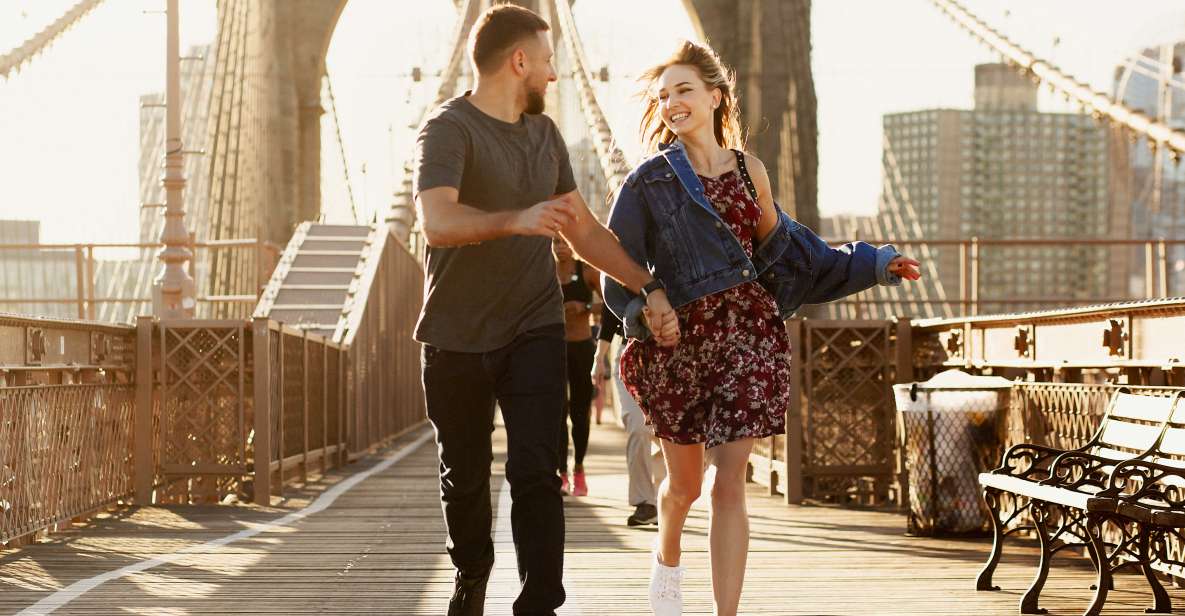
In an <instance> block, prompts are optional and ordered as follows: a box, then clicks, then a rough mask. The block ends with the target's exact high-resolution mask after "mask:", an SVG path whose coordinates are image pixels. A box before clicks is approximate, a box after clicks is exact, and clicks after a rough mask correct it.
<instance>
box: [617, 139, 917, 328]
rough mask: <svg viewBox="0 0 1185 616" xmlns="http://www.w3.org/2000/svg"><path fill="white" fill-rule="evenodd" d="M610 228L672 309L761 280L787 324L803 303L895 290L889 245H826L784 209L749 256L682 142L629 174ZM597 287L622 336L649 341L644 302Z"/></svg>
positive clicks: (621, 291) (894, 254) (622, 290)
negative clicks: (663, 291)
mask: <svg viewBox="0 0 1185 616" xmlns="http://www.w3.org/2000/svg"><path fill="white" fill-rule="evenodd" d="M609 229H610V230H612V231H613V232H614V233H615V234H616V235H617V237H618V239H619V240H620V241H621V245H622V247H623V248H624V249H625V251H626V252H627V253H629V255H630V256H631V257H633V259H634V260H635V261H637V262H638V263H639V264H641V265H642V266H643V267H646V268H647V269H648V270H649V271H650V273H651V275H653V276H654V277H656V278H658V279H660V280H662V282H663V284H664V285H665V286H666V293H667V298H668V299H669V300H670V302H671V305H672V306H674V307H675V308H678V307H679V306H683V305H686V304H688V303H691V302H693V301H695V300H697V299H699V298H701V297H706V296H708V295H711V294H713V293H719V292H720V291H723V290H725V289H729V288H731V287H734V286H737V285H740V284H744V283H746V282H749V281H752V280H757V281H758V282H759V283H760V284H761V285H762V286H763V287H764V288H765V289H766V290H767V291H768V292H769V293H770V295H772V296H773V298H774V300H775V301H776V302H777V305H778V311H779V313H780V314H781V316H782V318H783V319H786V318H789V317H790V316H791V315H793V314H794V312H795V311H797V310H798V308H799V307H800V306H802V305H803V304H820V303H824V302H830V301H835V300H837V299H840V298H843V297H846V296H848V295H851V294H853V293H858V292H860V291H863V290H865V289H868V288H869V287H873V286H875V285H877V284H891V285H896V284H901V279H900V278H899V277H898V276H896V275H894V274H892V273H890V272H889V271H888V265H889V262H890V261H892V260H893V259H894V258H895V257H897V256H898V252H897V250H896V249H895V248H893V247H892V246H882V247H880V248H874V247H873V246H871V245H869V244H866V243H864V242H852V243H849V244H845V245H843V246H841V247H839V248H831V247H830V246H829V245H828V244H827V243H826V242H824V241H823V240H822V239H820V238H819V236H817V235H815V233H814V232H813V231H811V230H810V229H808V228H806V227H805V226H803V225H801V224H799V223H798V222H797V221H795V220H793V219H791V218H790V216H788V215H787V214H786V213H785V212H783V211H782V210H781V208H780V207H779V208H778V225H777V227H775V228H774V230H773V231H772V232H770V233H769V235H767V236H766V237H765V238H763V239H761V241H760V243H759V244H758V245H757V246H756V247H755V248H754V251H753V257H752V258H751V259H750V258H749V256H748V255H746V254H745V249H744V247H742V246H741V243H740V242H739V241H738V240H737V238H736V236H735V235H733V233H732V231H731V230H730V229H729V228H728V225H727V224H725V223H724V221H723V220H722V219H721V218H720V215H719V214H718V213H717V212H716V209H715V208H714V207H712V204H710V203H709V202H708V200H707V198H706V197H705V196H704V186H703V183H702V182H700V179H699V176H697V175H696V174H695V170H694V169H693V168H692V166H691V162H690V161H689V160H688V159H687V153H686V151H684V149H683V146H682V144H680V143H679V142H675V143H673V144H671V145H669V146H667V147H666V148H664V149H663V151H661V152H659V153H658V154H655V155H654V156H652V157H650V158H649V159H647V160H645V161H644V162H642V163H641V164H640V165H638V166H637V167H636V168H635V169H634V170H633V171H632V172H630V174H629V176H627V177H626V180H625V183H624V184H622V186H621V190H620V191H619V192H618V193H617V199H616V201H615V202H614V204H613V210H612V211H611V212H610V214H609ZM601 287H602V288H603V289H604V290H605V303H606V304H608V306H609V308H610V310H612V311H613V313H614V314H616V315H617V316H618V317H621V321H622V324H623V326H624V329H625V335H626V336H627V337H630V338H639V339H643V340H644V339H646V338H648V337H649V336H650V332H649V331H648V330H647V329H646V327H645V325H643V323H642V319H641V315H642V308H643V307H644V306H645V302H644V301H643V300H642V298H641V297H639V296H638V295H636V294H634V293H631V292H630V291H629V290H627V289H626V288H625V287H623V286H621V285H620V284H618V283H617V282H616V281H614V280H613V279H611V278H608V277H607V276H604V275H602V278H601Z"/></svg>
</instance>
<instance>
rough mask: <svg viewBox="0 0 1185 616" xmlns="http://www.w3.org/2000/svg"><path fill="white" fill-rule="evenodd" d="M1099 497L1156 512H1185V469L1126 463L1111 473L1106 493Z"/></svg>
mask: <svg viewBox="0 0 1185 616" xmlns="http://www.w3.org/2000/svg"><path fill="white" fill-rule="evenodd" d="M1170 481H1171V483H1170ZM1098 495H1099V496H1100V497H1109V498H1116V499H1119V500H1121V501H1125V502H1138V503H1139V504H1141V505H1144V506H1148V507H1150V508H1153V509H1182V510H1185V468H1178V467H1175V466H1167V465H1164V464H1160V463H1158V462H1152V461H1150V460H1141V459H1133V460H1125V461H1123V462H1121V463H1119V464H1117V465H1116V466H1115V468H1114V469H1113V470H1112V471H1111V474H1110V477H1109V478H1108V480H1107V486H1106V490H1104V491H1102V492H1100V493H1099V494H1098Z"/></svg>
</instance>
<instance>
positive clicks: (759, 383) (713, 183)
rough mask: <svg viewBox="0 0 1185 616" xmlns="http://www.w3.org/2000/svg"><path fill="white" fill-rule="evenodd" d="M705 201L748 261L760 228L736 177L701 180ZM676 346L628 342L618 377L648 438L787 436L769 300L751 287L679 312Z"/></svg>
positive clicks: (785, 389) (782, 342) (777, 325)
mask: <svg viewBox="0 0 1185 616" xmlns="http://www.w3.org/2000/svg"><path fill="white" fill-rule="evenodd" d="M700 181H702V182H703V184H704V193H705V196H706V197H707V198H708V201H709V202H710V203H711V204H712V205H713V206H714V207H715V208H716V211H717V212H718V213H719V214H720V217H721V218H722V219H723V220H724V222H725V223H727V224H728V225H729V227H730V228H731V229H732V232H733V234H735V235H736V237H737V239H738V240H740V242H741V245H742V246H743V247H744V249H745V253H746V254H748V255H749V257H750V258H752V256H753V243H754V236H755V235H756V232H757V223H758V221H759V220H760V219H761V206H759V205H758V204H757V203H756V202H755V201H754V200H753V198H752V197H751V196H750V195H749V193H748V192H747V191H746V190H745V184H744V182H743V181H742V179H741V175H740V173H739V172H738V171H730V172H728V173H725V174H724V175H721V176H720V177H717V178H705V177H703V176H701V177H700ZM676 313H677V314H678V316H679V331H680V339H679V344H678V345H676V346H675V347H674V348H663V347H660V346H658V345H657V344H656V343H655V341H654V339H653V338H651V339H649V340H646V341H638V340H631V341H630V343H629V345H628V346H627V347H626V349H625V352H624V353H623V354H622V356H621V378H622V381H623V382H624V383H625V386H626V388H627V389H629V391H630V393H631V394H633V396H634V399H635V400H637V401H638V405H639V406H641V407H642V411H643V413H644V414H645V416H646V423H647V424H649V425H650V426H651V427H652V429H653V430H654V434H655V436H658V437H659V438H663V439H666V440H669V441H672V442H675V443H680V444H690V443H706V446H707V447H714V446H716V445H720V444H723V443H728V442H731V441H735V440H739V439H743V438H763V437H767V436H770V435H772V434H783V433H785V431H786V408H787V406H788V404H789V401H790V341H789V339H788V337H787V335H786V329H785V326H784V324H783V323H782V320H781V318H779V316H778V306H777V304H776V303H775V301H774V299H773V297H772V296H771V295H770V294H769V293H768V292H766V290H765V289H764V288H763V287H762V286H761V285H760V284H759V283H757V282H755V281H752V282H746V283H744V284H741V285H739V286H736V287H732V288H731V289H726V290H724V291H721V292H719V293H715V294H712V295H709V296H707V297H702V298H700V299H698V300H695V301H694V302H691V303H689V304H687V305H685V306H680V307H679V308H678V309H677V310H676Z"/></svg>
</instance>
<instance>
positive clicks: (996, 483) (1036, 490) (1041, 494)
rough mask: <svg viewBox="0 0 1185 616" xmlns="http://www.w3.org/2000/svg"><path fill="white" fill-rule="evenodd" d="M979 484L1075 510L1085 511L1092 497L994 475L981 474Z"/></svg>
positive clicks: (1086, 494)
mask: <svg viewBox="0 0 1185 616" xmlns="http://www.w3.org/2000/svg"><path fill="white" fill-rule="evenodd" d="M979 483H980V484H982V485H983V486H984V487H989V488H996V489H997V490H1003V491H1005V492H1011V493H1013V494H1019V495H1021V496H1028V497H1029V498H1035V499H1037V500H1043V501H1045V502H1049V503H1057V504H1059V505H1065V506H1067V507H1073V508H1075V509H1086V503H1087V501H1089V500H1090V499H1091V497H1092V496H1093V495H1092V494H1088V493H1086V492H1077V491H1074V490H1067V489H1065V488H1059V487H1057V486H1044V485H1041V484H1039V483H1037V482H1035V481H1029V480H1027V479H1021V478H1020V477H1013V476H1011V475H998V474H994V473H983V474H981V475H980V476H979Z"/></svg>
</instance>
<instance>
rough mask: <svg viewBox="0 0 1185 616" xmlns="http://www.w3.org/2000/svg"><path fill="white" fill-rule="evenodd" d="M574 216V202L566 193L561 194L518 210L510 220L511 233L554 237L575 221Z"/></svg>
mask: <svg viewBox="0 0 1185 616" xmlns="http://www.w3.org/2000/svg"><path fill="white" fill-rule="evenodd" d="M576 218H577V212H576V204H575V203H573V202H572V200H571V198H570V197H569V196H568V195H561V196H559V197H556V198H555V199H551V200H548V201H541V202H539V203H536V204H535V205H532V206H531V207H529V208H527V209H525V210H520V211H519V212H518V213H517V214H516V215H515V216H514V219H513V220H512V222H511V233H513V234H514V235H542V236H545V237H550V238H552V239H555V238H557V237H560V231H562V230H563V229H564V228H566V227H567V226H568V225H570V224H573V223H575V222H576Z"/></svg>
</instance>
